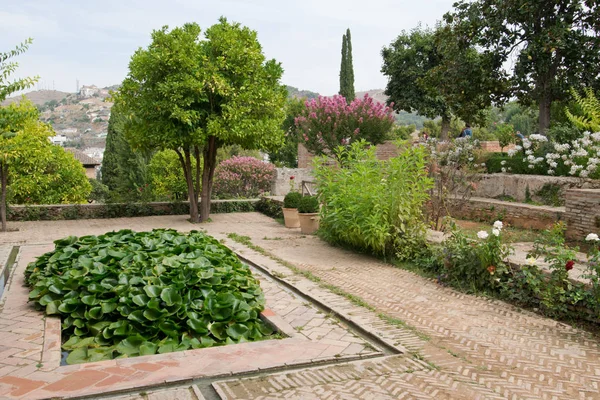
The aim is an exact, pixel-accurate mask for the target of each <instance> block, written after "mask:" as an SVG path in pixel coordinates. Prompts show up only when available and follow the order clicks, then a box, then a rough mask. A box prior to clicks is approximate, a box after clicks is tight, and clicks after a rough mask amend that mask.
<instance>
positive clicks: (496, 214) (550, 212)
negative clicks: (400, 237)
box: [450, 197, 565, 229]
mask: <svg viewBox="0 0 600 400" xmlns="http://www.w3.org/2000/svg"><path fill="white" fill-rule="evenodd" d="M450 213H451V215H452V217H453V218H460V219H470V220H476V221H487V222H490V223H492V222H494V221H496V220H498V219H501V220H502V221H504V222H507V223H508V224H510V225H511V226H514V227H517V228H527V229H548V228H550V227H551V226H552V225H553V224H555V223H556V222H558V221H561V220H563V219H564V218H565V208H564V207H546V206H534V205H529V204H521V203H511V202H508V201H500V200H494V199H484V198H480V197H471V199H470V200H469V201H468V202H466V203H465V202H462V201H459V200H455V201H454V202H453V206H452V207H450Z"/></svg>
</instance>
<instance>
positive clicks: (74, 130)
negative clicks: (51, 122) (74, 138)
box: [60, 128, 77, 135]
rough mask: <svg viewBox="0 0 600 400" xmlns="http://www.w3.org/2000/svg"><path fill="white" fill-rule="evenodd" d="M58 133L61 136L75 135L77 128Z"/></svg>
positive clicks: (62, 130)
mask: <svg viewBox="0 0 600 400" xmlns="http://www.w3.org/2000/svg"><path fill="white" fill-rule="evenodd" d="M60 133H62V134H63V135H74V134H76V133H77V128H67V129H61V130H60Z"/></svg>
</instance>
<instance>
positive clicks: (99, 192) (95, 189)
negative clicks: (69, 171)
mask: <svg viewBox="0 0 600 400" xmlns="http://www.w3.org/2000/svg"><path fill="white" fill-rule="evenodd" d="M88 181H89V182H90V185H92V191H91V192H90V194H89V195H88V198H87V199H88V202H89V203H91V202H93V201H95V202H97V203H104V200H105V199H106V198H107V197H108V186H106V185H105V184H103V183H101V182H100V181H99V180H97V179H93V178H88Z"/></svg>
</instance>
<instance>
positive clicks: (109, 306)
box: [102, 302, 117, 314]
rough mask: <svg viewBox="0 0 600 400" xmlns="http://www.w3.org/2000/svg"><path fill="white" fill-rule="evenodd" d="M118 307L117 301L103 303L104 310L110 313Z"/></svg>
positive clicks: (105, 312)
mask: <svg viewBox="0 0 600 400" xmlns="http://www.w3.org/2000/svg"><path fill="white" fill-rule="evenodd" d="M116 309H117V303H106V302H105V303H102V312H103V313H104V314H109V313H111V312H113V311H115V310H116Z"/></svg>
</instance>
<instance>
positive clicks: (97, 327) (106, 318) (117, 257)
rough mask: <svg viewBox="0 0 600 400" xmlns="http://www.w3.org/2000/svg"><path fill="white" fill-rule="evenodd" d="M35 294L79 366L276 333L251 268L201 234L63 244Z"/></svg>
mask: <svg viewBox="0 0 600 400" xmlns="http://www.w3.org/2000/svg"><path fill="white" fill-rule="evenodd" d="M55 243H56V248H55V250H54V251H52V252H49V253H46V254H44V255H42V256H41V257H39V258H38V260H37V261H36V262H34V263H31V264H30V265H29V266H28V267H27V269H26V271H25V276H26V282H27V284H28V285H29V286H30V287H31V292H30V294H29V298H30V300H31V301H33V302H34V304H35V306H36V307H37V308H38V309H45V312H46V315H59V316H60V317H61V320H62V336H63V339H64V342H63V344H62V348H63V350H65V351H68V352H69V355H68V357H67V358H66V362H67V363H69V364H75V363H82V362H91V361H101V360H108V359H112V358H122V357H133V356H138V355H152V354H156V353H168V352H173V351H182V350H187V349H196V348H205V347H213V346H220V345H225V344H234V343H243V342H248V341H257V340H264V339H269V338H273V337H274V334H275V333H274V331H273V329H272V327H271V326H270V325H271V324H268V323H265V321H264V320H263V319H261V317H260V313H261V312H262V310H263V309H264V304H265V300H264V295H263V293H262V290H261V288H260V285H259V283H258V281H257V280H256V279H255V278H254V277H253V276H252V274H251V272H250V270H249V268H248V267H247V266H245V265H243V264H242V263H241V262H240V261H239V259H238V258H237V256H236V255H235V254H234V253H233V252H231V250H229V249H228V248H226V247H225V246H223V245H222V244H220V243H219V242H218V241H217V240H216V239H214V238H212V237H210V236H207V235H205V234H203V233H201V232H196V231H192V232H190V233H189V234H187V235H183V234H179V233H177V232H176V231H173V230H162V229H161V230H153V231H152V232H140V233H136V232H133V231H130V230H122V231H119V232H111V233H107V234H105V235H100V236H83V237H81V238H76V237H69V238H65V239H62V240H59V241H56V242H55Z"/></svg>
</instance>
